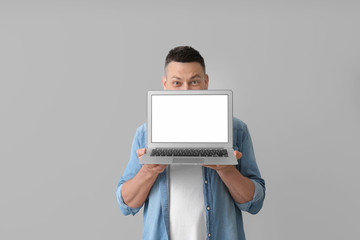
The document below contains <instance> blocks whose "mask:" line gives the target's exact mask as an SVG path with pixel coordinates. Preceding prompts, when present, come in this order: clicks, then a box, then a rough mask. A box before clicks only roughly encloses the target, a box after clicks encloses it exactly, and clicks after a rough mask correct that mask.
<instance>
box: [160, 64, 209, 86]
mask: <svg viewBox="0 0 360 240" xmlns="http://www.w3.org/2000/svg"><path fill="white" fill-rule="evenodd" d="M162 82H163V86H164V90H207V89H208V85H209V76H208V75H207V74H205V73H204V69H203V68H202V66H201V64H200V63H198V62H190V63H181V62H170V63H169V64H168V65H167V67H166V70H165V76H164V77H163V79H162Z"/></svg>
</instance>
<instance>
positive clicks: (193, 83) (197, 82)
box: [191, 81, 199, 85]
mask: <svg viewBox="0 0 360 240" xmlns="http://www.w3.org/2000/svg"><path fill="white" fill-rule="evenodd" d="M191 84H192V85H197V84H199V81H192V82H191Z"/></svg>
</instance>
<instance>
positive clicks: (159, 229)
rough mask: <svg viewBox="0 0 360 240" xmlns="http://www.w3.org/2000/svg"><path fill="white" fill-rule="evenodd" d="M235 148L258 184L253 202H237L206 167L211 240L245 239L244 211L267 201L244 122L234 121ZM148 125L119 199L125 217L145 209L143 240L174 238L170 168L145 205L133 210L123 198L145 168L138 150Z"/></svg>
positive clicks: (141, 133) (242, 167)
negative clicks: (170, 211)
mask: <svg viewBox="0 0 360 240" xmlns="http://www.w3.org/2000/svg"><path fill="white" fill-rule="evenodd" d="M233 133H234V135H233V139H234V140H233V148H234V149H235V150H238V151H239V152H241V153H242V154H243V156H242V157H241V158H240V159H239V160H238V165H236V168H237V169H238V170H239V171H240V172H241V173H242V175H244V176H246V177H248V178H249V179H251V180H252V181H253V182H254V184H255V192H254V196H253V199H252V200H250V201H249V202H246V203H237V202H235V201H234V200H233V199H232V197H231V195H230V193H229V190H228V189H227V187H226V186H225V184H224V183H223V182H222V180H221V178H220V177H219V175H218V174H217V172H216V171H215V170H213V169H210V168H206V167H203V168H202V170H203V192H204V203H205V207H206V208H207V207H209V209H210V210H205V211H206V231H207V233H206V235H207V236H208V238H207V239H221V240H235V239H236V240H242V239H245V233H244V226H243V218H242V211H246V212H249V213H251V214H256V213H258V212H259V211H260V209H261V207H262V205H263V202H264V198H265V181H264V179H262V178H261V175H260V172H259V169H258V166H257V164H256V160H255V154H254V149H253V145H252V141H251V137H250V134H249V131H248V128H247V125H246V124H245V123H244V122H242V121H241V120H240V119H237V118H234V119H233ZM146 147H147V146H146V124H143V125H142V126H140V127H139V128H138V129H137V131H136V134H135V137H134V140H133V143H132V149H131V156H130V161H129V163H128V165H127V167H126V169H125V172H124V175H123V176H122V177H121V179H120V181H119V183H118V185H117V190H116V199H117V202H118V205H119V207H120V210H121V211H122V213H123V214H124V215H129V214H132V215H135V214H136V213H137V212H138V211H139V210H140V209H141V207H143V206H144V220H143V221H144V222H143V239H154V240H162V239H164V240H165V239H170V237H169V236H170V232H169V231H170V227H169V226H170V225H169V191H168V188H169V185H168V184H169V183H168V168H166V169H165V170H164V172H163V173H161V174H159V176H158V178H157V179H156V181H155V183H154V185H153V187H152V188H151V190H150V193H149V195H148V198H147V199H146V201H145V203H144V204H143V206H141V207H139V208H131V207H129V206H127V205H126V204H125V203H124V201H123V198H122V196H121V187H122V185H123V183H124V182H126V181H127V180H129V179H131V178H133V177H134V176H135V175H136V174H137V172H138V171H139V170H140V168H141V166H142V165H141V164H140V163H139V158H138V156H137V154H136V150H137V149H139V148H146Z"/></svg>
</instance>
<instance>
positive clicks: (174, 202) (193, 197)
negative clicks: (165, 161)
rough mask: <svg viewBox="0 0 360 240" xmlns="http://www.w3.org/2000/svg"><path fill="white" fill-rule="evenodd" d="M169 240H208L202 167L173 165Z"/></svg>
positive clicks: (171, 172) (171, 171)
mask: <svg viewBox="0 0 360 240" xmlns="http://www.w3.org/2000/svg"><path fill="white" fill-rule="evenodd" d="M169 180H170V200H169V205H170V213H169V214H170V239H171V240H178V239H180V240H184V239H186V240H198V239H206V223H205V205H204V195H203V174H202V167H201V166H185V165H171V166H170V179H169Z"/></svg>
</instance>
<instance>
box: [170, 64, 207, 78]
mask: <svg viewBox="0 0 360 240" xmlns="http://www.w3.org/2000/svg"><path fill="white" fill-rule="evenodd" d="M165 71H166V73H167V74H192V75H196V74H201V75H203V74H204V69H203V67H202V66H201V64H200V63H198V62H186V63H183V62H174V61H172V62H170V63H169V64H168V65H167V66H166V68H165Z"/></svg>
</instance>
